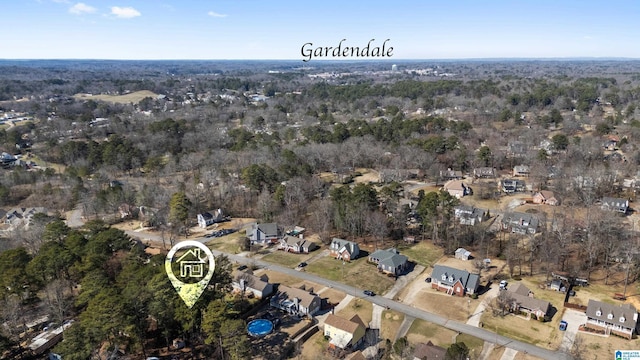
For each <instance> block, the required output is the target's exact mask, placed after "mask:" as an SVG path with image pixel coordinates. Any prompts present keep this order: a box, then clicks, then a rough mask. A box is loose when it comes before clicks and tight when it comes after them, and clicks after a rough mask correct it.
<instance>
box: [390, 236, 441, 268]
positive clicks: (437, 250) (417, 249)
mask: <svg viewBox="0 0 640 360" xmlns="http://www.w3.org/2000/svg"><path fill="white" fill-rule="evenodd" d="M398 250H399V251H400V253H401V254H402V255H405V256H407V257H408V258H409V260H411V261H414V262H415V263H416V264H420V265H423V266H424V267H426V268H429V267H433V264H435V263H436V262H437V261H438V259H440V258H441V257H442V255H443V254H444V251H443V250H442V248H441V247H439V246H435V245H433V244H432V243H431V242H428V241H420V242H418V243H417V244H413V245H404V244H403V245H401V246H398Z"/></svg>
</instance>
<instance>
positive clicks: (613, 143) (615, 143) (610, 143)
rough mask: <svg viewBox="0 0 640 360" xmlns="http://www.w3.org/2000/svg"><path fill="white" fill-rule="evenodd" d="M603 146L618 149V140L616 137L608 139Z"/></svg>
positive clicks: (607, 148)
mask: <svg viewBox="0 0 640 360" xmlns="http://www.w3.org/2000/svg"><path fill="white" fill-rule="evenodd" d="M602 148H603V149H605V150H609V151H616V150H618V141H616V140H615V139H608V140H607V141H605V142H604V143H603V144H602Z"/></svg>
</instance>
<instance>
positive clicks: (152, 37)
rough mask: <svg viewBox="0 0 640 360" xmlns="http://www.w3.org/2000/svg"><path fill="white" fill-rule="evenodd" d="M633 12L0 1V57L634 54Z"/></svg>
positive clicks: (413, 1) (445, 4)
mask: <svg viewBox="0 0 640 360" xmlns="http://www.w3.org/2000/svg"><path fill="white" fill-rule="evenodd" d="M638 15H640V1H637V0H631V1H622V0H614V1H607V2H604V1H591V0H582V1H573V0H555V1H548V0H535V1H534V0H484V1H479V0H450V1H442V0H439V1H432V0H395V1H390V0H387V1H379V0H368V1H353V0H351V1H350V0H340V1H336V0H323V1H279V0H273V1H264V0H256V1H254V0H217V1H213V0H208V1H195V0H193V1H191V0H180V1H176V0H108V1H104V0H82V1H75V0H0V19H1V20H2V28H3V30H2V31H0V59H126V60H129V59H145V60H146V59H230V60H235V59H238V60H243V59H256V60H258V59H286V60H303V59H304V58H305V57H304V56H303V54H302V48H303V45H304V44H307V43H311V44H312V45H307V47H306V48H311V49H316V48H318V47H328V46H331V47H336V46H338V44H339V42H340V41H341V40H342V39H346V40H345V41H344V42H343V43H342V47H345V46H348V47H355V46H357V47H360V48H362V47H364V46H366V45H367V43H368V42H369V41H370V40H371V39H375V40H374V41H372V42H371V45H370V46H371V48H373V47H376V46H382V43H383V42H384V40H386V39H389V41H388V42H387V43H386V48H387V50H388V48H389V47H393V51H392V53H391V56H392V58H393V59H469V58H567V57H568V58H576V57H605V58H611V57H626V58H640V46H638V44H640V22H638V20H637V17H638ZM332 59H344V58H343V57H320V56H316V57H313V58H312V60H311V61H313V60H332ZM352 59H353V58H352Z"/></svg>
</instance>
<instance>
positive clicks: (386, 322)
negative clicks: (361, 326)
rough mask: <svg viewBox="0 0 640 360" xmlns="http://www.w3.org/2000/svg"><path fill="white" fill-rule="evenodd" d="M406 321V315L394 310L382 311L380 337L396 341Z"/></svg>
mask: <svg viewBox="0 0 640 360" xmlns="http://www.w3.org/2000/svg"><path fill="white" fill-rule="evenodd" d="M403 320H404V314H403V313H399V312H397V311H393V310H383V311H382V323H381V325H380V337H381V338H382V339H389V340H391V341H393V340H394V338H395V336H396V334H397V333H398V329H399V328H400V325H401V324H402V321H403Z"/></svg>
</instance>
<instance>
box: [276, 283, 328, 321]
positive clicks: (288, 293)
mask: <svg viewBox="0 0 640 360" xmlns="http://www.w3.org/2000/svg"><path fill="white" fill-rule="evenodd" d="M321 302H322V300H321V299H320V297H319V296H317V295H314V294H311V293H310V292H308V291H305V290H302V289H296V288H292V287H288V286H285V285H278V291H277V292H276V294H275V295H274V296H272V297H271V300H269V303H270V304H271V306H272V307H275V308H278V309H280V310H283V311H286V312H288V313H289V314H294V315H298V316H305V315H306V316H313V315H314V314H315V313H317V312H318V311H319V310H320V305H321Z"/></svg>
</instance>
